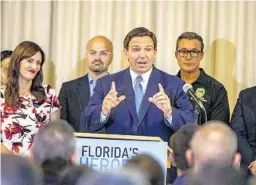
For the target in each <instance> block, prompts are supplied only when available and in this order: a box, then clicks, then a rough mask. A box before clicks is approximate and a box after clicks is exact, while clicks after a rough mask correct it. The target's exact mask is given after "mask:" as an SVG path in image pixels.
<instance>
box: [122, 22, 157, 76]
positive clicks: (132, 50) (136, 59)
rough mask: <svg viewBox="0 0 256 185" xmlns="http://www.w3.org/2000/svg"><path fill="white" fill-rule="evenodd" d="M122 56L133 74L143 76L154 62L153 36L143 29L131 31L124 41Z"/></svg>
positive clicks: (155, 40) (154, 45) (154, 40)
mask: <svg viewBox="0 0 256 185" xmlns="http://www.w3.org/2000/svg"><path fill="white" fill-rule="evenodd" d="M124 54H125V55H126V56H127V59H128V62H129V63H130V68H131V69H132V70H133V71H134V72H135V73H137V74H143V73H145V72H147V71H149V70H150V69H152V67H153V64H154V63H155V61H156V54H157V39H156V36H155V34H154V33H153V32H151V31H149V30H148V29H147V28H144V27H139V28H135V29H133V30H131V31H130V32H129V33H128V34H127V35H126V37H125V39H124Z"/></svg>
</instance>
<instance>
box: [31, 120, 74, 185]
mask: <svg viewBox="0 0 256 185" xmlns="http://www.w3.org/2000/svg"><path fill="white" fill-rule="evenodd" d="M31 156H32V158H33V159H34V161H35V162H37V163H38V164H40V165H41V167H42V169H43V172H44V183H45V184H47V185H55V184H56V183H57V182H58V179H59V175H60V173H61V172H62V170H64V169H66V168H69V167H70V166H72V164H73V161H75V136H74V129H73V128H72V127H71V126H70V125H69V124H68V123H67V122H66V121H65V120H56V121H52V122H50V123H49V124H48V125H46V126H43V127H41V128H40V130H39V132H38V133H37V135H36V136H35V141H34V144H33V146H32V150H31Z"/></svg>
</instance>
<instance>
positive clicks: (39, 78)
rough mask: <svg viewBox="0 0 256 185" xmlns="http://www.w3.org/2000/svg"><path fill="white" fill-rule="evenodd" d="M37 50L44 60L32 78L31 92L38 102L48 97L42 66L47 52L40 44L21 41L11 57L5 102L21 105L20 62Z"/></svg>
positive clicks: (9, 104)
mask: <svg viewBox="0 0 256 185" xmlns="http://www.w3.org/2000/svg"><path fill="white" fill-rule="evenodd" d="M37 52H40V53H41V56H42V62H41V68H40V71H38V73H37V74H36V76H35V78H34V79H33V80H32V86H31V94H32V95H34V96H35V97H36V99H37V102H38V103H43V101H44V100H45V98H46V95H45V91H44V88H43V87H42V82H43V69H42V66H43V64H44V61H45V54H44V52H43V50H42V49H41V47H40V46H38V45H37V44H36V43H34V42H31V41H23V42H21V43H20V44H19V45H18V46H17V47H16V48H15V49H14V51H13V53H12V55H11V59H10V65H9V67H8V69H7V84H6V89H5V92H4V96H5V102H6V104H7V105H8V106H14V105H20V101H19V83H18V79H19V74H20V62H21V61H22V60H23V59H26V58H30V57H32V56H33V55H35V54H36V53H37Z"/></svg>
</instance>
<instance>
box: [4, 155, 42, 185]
mask: <svg viewBox="0 0 256 185" xmlns="http://www.w3.org/2000/svg"><path fill="white" fill-rule="evenodd" d="M41 181H42V173H41V170H40V168H39V166H35V165H34V164H33V163H32V162H31V161H29V160H28V159H27V158H23V157H21V156H18V155H14V154H6V153H1V183H0V184H2V185H14V184H19V185H40V184H41Z"/></svg>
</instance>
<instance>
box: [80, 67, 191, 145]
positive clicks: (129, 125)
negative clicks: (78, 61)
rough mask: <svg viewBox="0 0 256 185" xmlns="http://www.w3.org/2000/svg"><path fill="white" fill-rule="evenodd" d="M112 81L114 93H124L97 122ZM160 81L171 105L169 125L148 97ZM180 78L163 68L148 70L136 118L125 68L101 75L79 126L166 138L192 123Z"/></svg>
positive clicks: (131, 88)
mask: <svg viewBox="0 0 256 185" xmlns="http://www.w3.org/2000/svg"><path fill="white" fill-rule="evenodd" d="M112 81H114V82H115V85H116V90H117V92H118V96H120V95H125V96H126V99H125V100H124V101H122V102H121V103H120V104H119V105H118V106H117V107H116V108H114V109H113V110H112V112H111V114H110V117H109V119H108V121H107V122H105V123H101V122H100V115H101V107H102V102H103V99H104V97H105V96H106V95H107V93H108V92H109V90H110V87H111V83H112ZM158 83H161V84H162V86H163V88H164V90H165V93H166V94H167V95H168V96H169V98H170V101H171V105H172V124H171V125H169V123H167V120H166V119H165V118H164V114H163V112H162V111H161V110H160V109H158V108H157V107H156V106H155V105H154V104H152V103H151V102H149V101H148V98H149V97H152V96H153V95H154V94H155V93H157V92H158V91H159V88H158ZM183 84H184V82H183V81H182V80H180V79H179V78H178V77H176V76H172V75H169V74H167V73H165V72H163V71H160V70H158V69H156V68H155V67H154V68H153V70H152V73H151V75H150V78H149V81H148V85H147V89H146V92H145V95H144V99H143V102H142V110H141V115H140V118H139V119H138V118H137V114H136V108H135V99H134V92H133V86H132V80H131V76H130V71H129V68H128V69H126V70H123V71H121V72H118V73H115V74H112V75H108V76H105V77H103V78H101V79H99V80H98V81H97V84H96V87H95V89H94V94H93V96H92V97H91V99H90V102H89V104H88V105H87V107H85V109H84V111H83V113H82V114H81V124H80V125H81V126H82V127H83V128H82V129H85V130H86V131H87V132H97V131H99V130H101V129H102V128H105V132H106V133H109V134H126V135H144V136H158V137H161V138H162V139H163V140H164V141H168V140H169V138H170V136H171V135H172V133H173V132H175V131H176V130H178V129H179V128H180V127H181V126H182V125H184V124H186V123H194V119H195V115H194V113H193V107H192V105H191V103H190V101H189V99H188V96H187V95H186V94H185V93H184V92H183V90H182V86H183Z"/></svg>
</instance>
